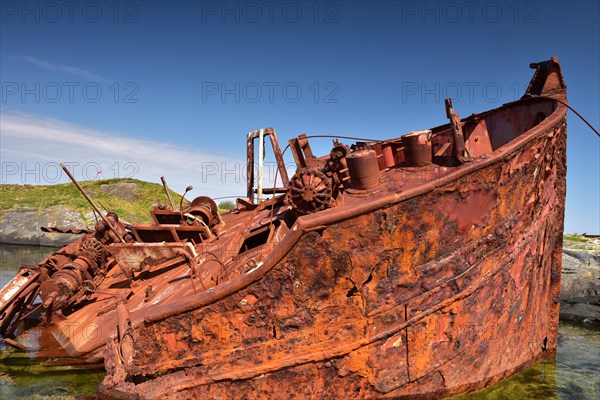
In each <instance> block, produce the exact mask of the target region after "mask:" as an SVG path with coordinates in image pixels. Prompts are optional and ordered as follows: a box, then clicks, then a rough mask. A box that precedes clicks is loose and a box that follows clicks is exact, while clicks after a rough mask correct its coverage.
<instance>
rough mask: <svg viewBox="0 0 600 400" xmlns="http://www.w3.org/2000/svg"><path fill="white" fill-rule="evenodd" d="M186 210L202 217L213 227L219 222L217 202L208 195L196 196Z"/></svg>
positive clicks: (207, 224)
mask: <svg viewBox="0 0 600 400" xmlns="http://www.w3.org/2000/svg"><path fill="white" fill-rule="evenodd" d="M185 211H186V212H187V213H189V214H192V215H194V216H195V217H199V218H201V219H202V220H203V221H204V223H205V224H206V226H208V227H209V228H212V227H213V226H214V225H215V223H216V222H217V215H216V213H217V212H218V207H217V204H216V203H215V202H214V200H213V199H211V198H210V197H208V196H200V197H196V198H195V199H194V200H193V201H192V203H191V204H190V206H189V208H188V209H187V210H185Z"/></svg>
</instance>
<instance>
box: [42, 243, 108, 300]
mask: <svg viewBox="0 0 600 400" xmlns="http://www.w3.org/2000/svg"><path fill="white" fill-rule="evenodd" d="M102 251H103V246H102V243H100V242H99V241H98V240H96V239H93V238H89V239H86V240H84V241H83V242H81V246H80V249H79V251H78V252H76V253H75V256H76V258H75V259H74V260H73V261H71V262H68V263H66V264H65V265H63V266H62V268H61V269H60V270H59V271H57V272H55V273H54V274H53V275H52V278H51V279H48V280H47V281H45V282H43V283H42V285H41V286H40V297H41V299H42V302H43V305H44V307H45V308H50V307H52V308H53V309H54V310H56V309H60V308H63V307H65V306H67V305H68V304H69V299H70V298H71V296H73V295H74V294H75V293H77V292H78V291H79V289H80V288H81V287H82V286H83V285H84V283H87V285H91V286H92V289H93V288H95V285H94V283H93V279H94V276H95V275H96V273H97V272H98V270H99V268H100V267H101V266H102V257H103V255H102Z"/></svg>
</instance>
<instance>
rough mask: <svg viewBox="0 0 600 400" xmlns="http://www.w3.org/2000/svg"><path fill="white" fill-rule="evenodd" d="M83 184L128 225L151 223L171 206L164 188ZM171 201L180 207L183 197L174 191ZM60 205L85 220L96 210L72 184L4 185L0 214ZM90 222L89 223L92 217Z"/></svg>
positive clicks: (127, 182)
mask: <svg viewBox="0 0 600 400" xmlns="http://www.w3.org/2000/svg"><path fill="white" fill-rule="evenodd" d="M80 183H81V186H83V188H84V189H85V190H86V192H87V193H88V194H89V195H90V197H91V198H92V199H93V200H94V202H96V205H97V206H98V207H99V208H100V209H101V210H103V208H102V206H101V205H100V203H102V204H103V205H104V206H105V207H106V208H107V209H109V210H110V211H114V212H116V213H117V214H118V215H119V216H120V217H122V218H124V219H125V220H127V221H128V222H150V220H151V218H150V214H149V211H150V210H151V209H152V208H153V207H154V206H155V205H156V204H157V203H159V202H160V203H161V204H166V203H168V199H167V196H166V194H165V192H164V189H163V187H162V186H161V185H160V184H157V183H149V182H144V181H139V180H137V179H104V180H97V181H82V182H80ZM171 197H172V198H173V201H174V202H175V204H176V206H178V205H179V199H180V196H179V195H178V194H176V193H175V192H173V191H171ZM57 205H61V206H66V207H69V208H72V209H74V210H77V211H78V212H79V213H80V214H81V216H82V217H84V219H86V218H85V215H86V214H89V213H90V212H91V210H92V207H91V206H90V205H89V203H88V202H87V201H86V200H85V198H84V197H83V195H82V194H81V193H80V192H79V190H77V188H76V187H75V185H74V184H72V183H67V184H60V185H49V186H38V185H36V186H32V185H0V210H10V209H15V208H47V207H51V206H57ZM92 218H93V217H92ZM86 220H88V221H89V215H88V218H87V219H86Z"/></svg>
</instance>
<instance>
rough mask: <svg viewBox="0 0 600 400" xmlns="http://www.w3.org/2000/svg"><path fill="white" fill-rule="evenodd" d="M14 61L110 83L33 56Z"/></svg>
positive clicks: (98, 76)
mask: <svg viewBox="0 0 600 400" xmlns="http://www.w3.org/2000/svg"><path fill="white" fill-rule="evenodd" d="M13 59H15V60H19V61H26V62H28V63H30V64H33V65H35V66H37V67H40V68H43V69H45V70H48V71H53V72H63V73H66V74H69V75H79V76H82V77H84V78H86V79H89V80H90V81H96V82H97V81H101V82H108V79H106V78H104V77H102V76H100V75H97V74H95V73H93V72H91V71H88V70H87V69H83V68H78V67H73V66H70V65H62V64H54V63H51V62H48V61H46V60H41V59H39V58H35V57H31V56H15V57H13Z"/></svg>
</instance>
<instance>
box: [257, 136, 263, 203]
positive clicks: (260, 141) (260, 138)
mask: <svg viewBox="0 0 600 400" xmlns="http://www.w3.org/2000/svg"><path fill="white" fill-rule="evenodd" d="M264 139H265V130H264V129H261V130H259V131H258V179H257V180H258V182H257V185H258V186H257V195H256V197H257V199H256V202H257V203H258V204H260V202H261V201H262V194H263V181H262V179H263V165H264V156H265V140H264Z"/></svg>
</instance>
